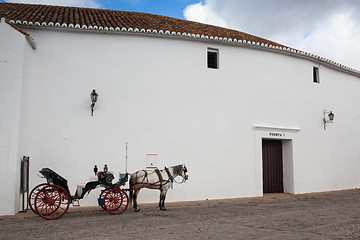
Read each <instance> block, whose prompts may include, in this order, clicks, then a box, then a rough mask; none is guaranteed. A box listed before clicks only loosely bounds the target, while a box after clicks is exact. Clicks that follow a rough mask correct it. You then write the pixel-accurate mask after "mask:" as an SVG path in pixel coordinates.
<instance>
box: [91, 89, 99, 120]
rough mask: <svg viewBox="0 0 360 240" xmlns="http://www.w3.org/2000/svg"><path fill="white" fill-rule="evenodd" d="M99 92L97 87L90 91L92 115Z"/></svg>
mask: <svg viewBox="0 0 360 240" xmlns="http://www.w3.org/2000/svg"><path fill="white" fill-rule="evenodd" d="M98 96H99V95H98V94H97V92H96V91H95V89H93V90H92V92H91V93H90V98H91V116H93V115H94V107H95V103H96V101H97V99H98Z"/></svg>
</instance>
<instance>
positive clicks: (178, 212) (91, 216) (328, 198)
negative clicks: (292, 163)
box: [0, 189, 360, 240]
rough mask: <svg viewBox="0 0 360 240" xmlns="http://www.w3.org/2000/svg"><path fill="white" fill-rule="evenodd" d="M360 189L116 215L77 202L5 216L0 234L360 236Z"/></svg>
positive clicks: (48, 236)
mask: <svg viewBox="0 0 360 240" xmlns="http://www.w3.org/2000/svg"><path fill="white" fill-rule="evenodd" d="M359 200H360V189H355V190H346V191H337V192H326V193H314V194H302V195H291V194H270V195H265V196H264V197H262V198H240V199H228V200H209V201H196V202H179V203H167V205H166V206H167V211H160V210H159V209H158V208H157V207H156V205H155V204H140V205H139V207H140V208H141V211H140V212H134V211H133V210H132V209H131V208H129V209H127V210H126V211H125V212H124V213H122V214H120V215H111V214H109V213H107V212H106V211H104V210H102V209H101V208H100V207H71V208H70V210H69V211H68V213H66V214H65V215H64V216H63V217H61V218H60V219H57V220H45V219H42V218H40V217H38V216H37V215H35V214H34V213H32V212H31V210H30V211H28V212H26V213H18V214H16V215H14V216H0V239H77V240H82V239H88V240H89V239H90V240H92V239H160V240H161V239H166V240H168V239H182V240H184V239H276V240H278V239H292V240H300V239H315V240H318V239H327V240H333V239H346V240H348V239H360V201H359Z"/></svg>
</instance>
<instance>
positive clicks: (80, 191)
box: [75, 176, 98, 197]
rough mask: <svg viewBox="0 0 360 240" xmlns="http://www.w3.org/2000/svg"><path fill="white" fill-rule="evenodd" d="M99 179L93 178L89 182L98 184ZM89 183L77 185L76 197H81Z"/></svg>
mask: <svg viewBox="0 0 360 240" xmlns="http://www.w3.org/2000/svg"><path fill="white" fill-rule="evenodd" d="M97 181H98V178H97V177H96V176H91V177H90V179H89V182H97ZM89 182H81V183H79V184H78V185H76V192H75V196H78V197H81V195H82V193H83V191H84V189H85V186H86V184H88V183H89Z"/></svg>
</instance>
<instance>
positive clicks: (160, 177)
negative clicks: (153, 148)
mask: <svg viewBox="0 0 360 240" xmlns="http://www.w3.org/2000/svg"><path fill="white" fill-rule="evenodd" d="M155 172H156V174H157V175H158V178H159V182H160V188H162V182H163V180H164V179H163V177H162V175H161V172H160V170H159V169H158V168H155Z"/></svg>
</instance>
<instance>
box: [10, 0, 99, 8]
mask: <svg viewBox="0 0 360 240" xmlns="http://www.w3.org/2000/svg"><path fill="white" fill-rule="evenodd" d="M5 2H10V3H27V4H45V5H56V6H70V7H88V8H100V7H101V5H100V4H99V3H98V2H97V0H56V1H54V0H5Z"/></svg>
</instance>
